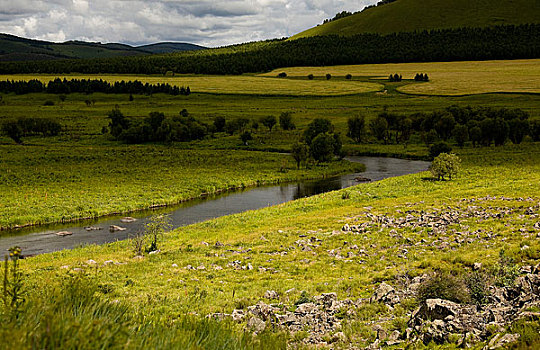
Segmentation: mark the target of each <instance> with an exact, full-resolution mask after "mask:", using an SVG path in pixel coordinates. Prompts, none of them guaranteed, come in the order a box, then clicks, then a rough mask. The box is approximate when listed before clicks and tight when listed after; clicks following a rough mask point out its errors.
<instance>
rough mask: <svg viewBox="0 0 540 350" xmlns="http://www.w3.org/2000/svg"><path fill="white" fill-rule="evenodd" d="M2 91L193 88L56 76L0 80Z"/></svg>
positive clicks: (172, 90) (121, 91)
mask: <svg viewBox="0 0 540 350" xmlns="http://www.w3.org/2000/svg"><path fill="white" fill-rule="evenodd" d="M0 92H3V93H10V92H14V93H16V94H17V95H22V94H28V93H34V92H47V93H50V94H69V93H76V92H78V93H85V94H91V93H94V92H101V93H105V94H145V95H151V94H153V93H164V94H169V95H184V96H187V95H189V94H191V89H190V88H189V86H187V87H183V86H182V87H178V86H174V85H170V84H168V83H166V84H162V83H158V84H149V83H142V82H140V81H138V80H135V81H123V80H122V81H117V82H114V83H109V82H107V81H104V80H102V79H70V80H68V79H66V78H64V79H60V78H56V79H54V80H51V81H49V82H47V83H43V82H41V81H39V80H37V79H31V80H27V81H25V80H19V81H15V80H5V81H0Z"/></svg>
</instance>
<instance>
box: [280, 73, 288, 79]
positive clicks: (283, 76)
mask: <svg viewBox="0 0 540 350" xmlns="http://www.w3.org/2000/svg"><path fill="white" fill-rule="evenodd" d="M286 77H287V73H285V72H281V73H279V74H278V78H286Z"/></svg>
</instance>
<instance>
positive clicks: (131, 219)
mask: <svg viewBox="0 0 540 350" xmlns="http://www.w3.org/2000/svg"><path fill="white" fill-rule="evenodd" d="M135 221H137V219H135V218H132V217H131V216H126V217H124V218H121V219H120V222H121V223H124V224H129V223H132V222H135Z"/></svg>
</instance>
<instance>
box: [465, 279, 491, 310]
mask: <svg viewBox="0 0 540 350" xmlns="http://www.w3.org/2000/svg"><path fill="white" fill-rule="evenodd" d="M490 282H491V278H490V276H489V275H488V274H486V273H485V272H481V271H474V272H472V273H470V274H468V275H467V276H466V277H465V284H466V285H467V289H468V290H469V297H470V300H471V302H473V303H474V304H476V305H483V304H485V303H487V302H488V297H489V295H490V293H489V285H490Z"/></svg>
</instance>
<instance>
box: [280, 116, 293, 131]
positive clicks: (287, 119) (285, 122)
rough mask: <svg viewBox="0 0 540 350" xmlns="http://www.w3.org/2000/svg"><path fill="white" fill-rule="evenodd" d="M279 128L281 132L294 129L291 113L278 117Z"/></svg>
mask: <svg viewBox="0 0 540 350" xmlns="http://www.w3.org/2000/svg"><path fill="white" fill-rule="evenodd" d="M279 126H281V128H282V129H283V130H294V129H296V125H294V123H293V121H292V115H291V112H283V113H281V114H280V115H279Z"/></svg>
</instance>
